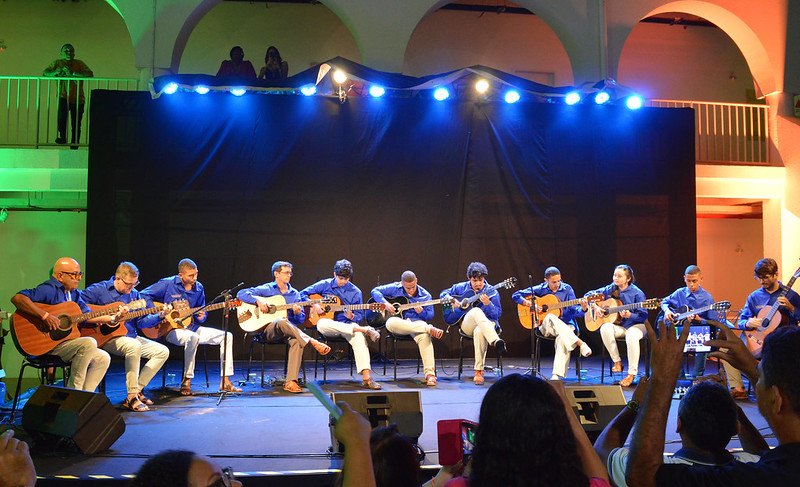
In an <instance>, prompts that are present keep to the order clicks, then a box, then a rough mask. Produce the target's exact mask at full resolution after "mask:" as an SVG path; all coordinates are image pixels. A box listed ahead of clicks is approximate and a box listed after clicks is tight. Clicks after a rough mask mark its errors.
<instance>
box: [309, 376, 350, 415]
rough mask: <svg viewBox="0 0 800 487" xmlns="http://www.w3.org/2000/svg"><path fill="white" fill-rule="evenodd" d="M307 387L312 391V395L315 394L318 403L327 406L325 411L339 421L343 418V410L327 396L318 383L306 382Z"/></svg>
mask: <svg viewBox="0 0 800 487" xmlns="http://www.w3.org/2000/svg"><path fill="white" fill-rule="evenodd" d="M306 387H307V388H308V390H309V391H311V394H314V397H316V398H317V401H319V402H321V403H322V405H323V406H325V409H327V410H328V412H329V413H331V416H333V419H335V420H338V419H339V418H341V417H342V409H341V408H340V407H339V406H337V405H336V403H335V402H333V401H332V400H331V398H330V397H329V396H328V395H327V394H325V392H324V391H323V390H322V389H321V388H320V387H319V385H318V384H317V383H316V382H306Z"/></svg>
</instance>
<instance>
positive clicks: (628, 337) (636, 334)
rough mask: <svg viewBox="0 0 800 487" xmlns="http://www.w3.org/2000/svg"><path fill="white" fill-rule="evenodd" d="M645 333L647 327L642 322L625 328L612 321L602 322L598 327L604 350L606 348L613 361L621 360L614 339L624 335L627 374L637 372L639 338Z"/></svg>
mask: <svg viewBox="0 0 800 487" xmlns="http://www.w3.org/2000/svg"><path fill="white" fill-rule="evenodd" d="M645 333H647V329H646V328H645V327H644V324H643V323H641V324H637V325H633V326H631V327H630V328H627V329H626V328H624V327H622V326H620V325H615V324H613V323H604V324H603V326H601V327H600V336H601V337H602V338H603V345H605V346H606V350H608V353H609V355H611V360H613V361H614V362H619V361H621V360H622V359H621V358H620V356H619V349H618V348H617V340H616V339H617V338H622V337H623V336H624V337H625V344H626V345H627V346H628V375H636V374H638V373H639V340H641V339H642V337H644V335H645Z"/></svg>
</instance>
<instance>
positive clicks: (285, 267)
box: [272, 260, 292, 284]
mask: <svg viewBox="0 0 800 487" xmlns="http://www.w3.org/2000/svg"><path fill="white" fill-rule="evenodd" d="M272 275H273V276H274V277H275V282H277V283H278V284H289V281H291V280H292V263H291V262H286V261H285V260H279V261H277V262H275V263H274V264H272Z"/></svg>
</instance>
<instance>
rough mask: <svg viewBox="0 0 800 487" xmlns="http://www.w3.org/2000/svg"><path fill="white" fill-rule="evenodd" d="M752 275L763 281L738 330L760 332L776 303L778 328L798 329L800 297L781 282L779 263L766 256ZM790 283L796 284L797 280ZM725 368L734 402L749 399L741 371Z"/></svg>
mask: <svg viewBox="0 0 800 487" xmlns="http://www.w3.org/2000/svg"><path fill="white" fill-rule="evenodd" d="M753 272H754V275H755V278H756V279H758V280H759V281H761V287H760V288H758V289H756V290H755V291H753V292H752V293H750V295H749V296H748V297H747V302H746V303H745V306H744V309H742V312H741V314H740V315H739V322H738V323H737V327H738V328H739V329H740V330H756V329H759V328H760V327H761V326H762V325H763V324H764V318H765V316H766V315H767V314H768V312H769V310H770V308H771V307H772V306H774V305H776V304H777V306H778V308H777V313H776V316H775V317H774V318H773V319H774V320H779V321H780V325H779V326H786V325H790V326H796V325H797V324H798V321H800V295H798V294H797V293H796V292H795V291H793V290H792V289H788V288H787V287H786V286H784V285H783V284H782V283H781V281H780V280H778V263H777V262H775V259H771V258H769V257H767V258H765V259H761V260H759V261H758V262H756V265H755V268H754V270H753ZM790 282H791V283H794V279H792V281H790ZM790 286H791V284H790ZM722 365H723V366H724V367H725V372H726V373H727V375H728V386H729V387H730V388H731V394H733V397H734V399H747V390H746V389H745V388H744V382H743V381H742V374H741V372H739V370H737V369H736V368H734V367H732V366H731V365H730V364H729V363H727V362H725V361H723V362H722Z"/></svg>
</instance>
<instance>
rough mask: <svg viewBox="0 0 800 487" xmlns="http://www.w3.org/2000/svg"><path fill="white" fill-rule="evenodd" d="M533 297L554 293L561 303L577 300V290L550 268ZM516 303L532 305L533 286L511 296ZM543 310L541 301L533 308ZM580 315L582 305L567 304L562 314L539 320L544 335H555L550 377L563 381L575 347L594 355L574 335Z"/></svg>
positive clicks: (559, 272) (583, 352)
mask: <svg viewBox="0 0 800 487" xmlns="http://www.w3.org/2000/svg"><path fill="white" fill-rule="evenodd" d="M532 294H533V295H534V296H536V297H537V298H541V297H543V296H547V295H553V296H555V297H556V298H558V300H559V301H560V302H562V303H564V302H567V301H574V300H575V299H576V298H575V291H573V290H572V286H570V285H569V284H567V283H565V282H563V281H561V271H560V270H558V268H557V267H548V268H547V269H545V271H544V282H543V283H541V284H540V285H538V286H536V287H534V288H533V293H532ZM511 299H513V300H514V302H515V303H517V304H521V305H523V306H527V307H529V308H530V307H532V306H533V301H532V300H531V288H526V289H520V290H519V291H517V292H515V293H514V294H512V295H511ZM534 311H535V312H536V313H541V312H542V311H543V310H542V307H541V306H539V305H538V304H537V305H536V309H535V310H534ZM579 315H580V306H579V305H577V304H576V305H574V306H566V307H564V308H561V317H559V316H558V315H557V314H554V313H548V314H546V315H545V316H544V319H543V320H542V321H541V323H539V328H538V329H539V333H541V334H542V335H543V336H545V337H548V338H550V337H554V338H555V352H556V353H555V357H553V376H552V377H550V380H562V379H564V377H566V375H567V367H569V353H570V352H571V351H572V350H574V349H575V348H576V347H580V351H581V355H582V356H583V357H588V356H589V355H591V354H592V349H591V348H589V345H588V344H587V343H586V342H584V341H583V340H581V339H580V338H578V336H577V335H576V334H575V329H576V325H575V317H577V316H579Z"/></svg>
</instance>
